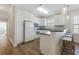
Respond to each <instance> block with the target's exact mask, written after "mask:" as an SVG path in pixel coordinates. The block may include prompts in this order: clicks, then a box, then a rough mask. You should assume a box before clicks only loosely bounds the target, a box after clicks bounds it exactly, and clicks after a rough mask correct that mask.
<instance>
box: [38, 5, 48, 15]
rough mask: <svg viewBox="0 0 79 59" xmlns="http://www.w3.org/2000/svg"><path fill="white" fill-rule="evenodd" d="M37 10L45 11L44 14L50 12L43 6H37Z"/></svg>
mask: <svg viewBox="0 0 79 59" xmlns="http://www.w3.org/2000/svg"><path fill="white" fill-rule="evenodd" d="M37 10H38V11H40V12H42V13H44V14H48V11H47V10H45V9H44V8H42V7H41V6H39V7H38V8H37Z"/></svg>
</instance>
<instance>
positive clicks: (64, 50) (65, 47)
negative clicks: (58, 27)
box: [61, 33, 74, 55]
mask: <svg viewBox="0 0 79 59" xmlns="http://www.w3.org/2000/svg"><path fill="white" fill-rule="evenodd" d="M61 55H74V41H73V34H71V33H68V34H66V35H65V37H64V38H63V40H62V47H61Z"/></svg>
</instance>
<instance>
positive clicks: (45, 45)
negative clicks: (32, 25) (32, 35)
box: [40, 35, 50, 55]
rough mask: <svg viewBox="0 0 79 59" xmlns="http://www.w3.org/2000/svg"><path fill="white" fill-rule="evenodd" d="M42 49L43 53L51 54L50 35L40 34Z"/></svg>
mask: <svg viewBox="0 0 79 59" xmlns="http://www.w3.org/2000/svg"><path fill="white" fill-rule="evenodd" d="M40 50H41V53H43V54H46V55H48V54H50V36H48V35H40Z"/></svg>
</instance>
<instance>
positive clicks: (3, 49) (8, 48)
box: [0, 39, 40, 55]
mask: <svg viewBox="0 0 79 59" xmlns="http://www.w3.org/2000/svg"><path fill="white" fill-rule="evenodd" d="M4 41H5V42H4ZM4 41H3V42H1V40H0V55H40V50H39V39H37V40H34V41H31V42H28V43H25V44H21V45H19V46H18V47H16V48H14V47H12V45H11V44H10V42H9V41H8V40H4ZM37 43H38V44H37ZM37 47H38V48H37Z"/></svg>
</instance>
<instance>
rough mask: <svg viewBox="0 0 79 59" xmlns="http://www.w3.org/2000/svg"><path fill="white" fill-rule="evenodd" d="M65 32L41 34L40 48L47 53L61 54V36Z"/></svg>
mask: <svg viewBox="0 0 79 59" xmlns="http://www.w3.org/2000/svg"><path fill="white" fill-rule="evenodd" d="M64 35H65V32H52V34H51V35H40V50H41V53H42V54H45V55H59V54H60V51H61V43H62V42H61V38H62V37H63V36H64Z"/></svg>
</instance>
